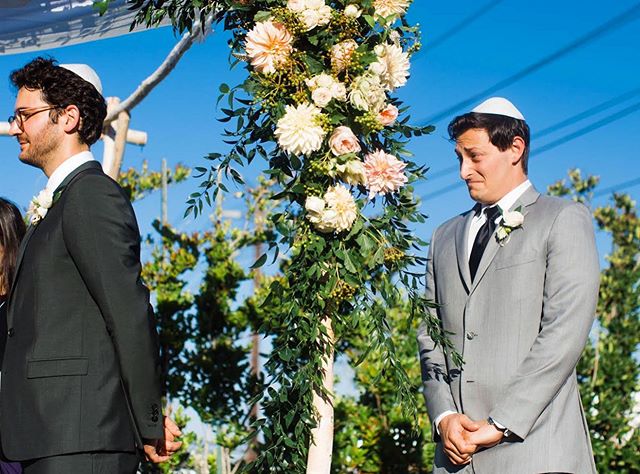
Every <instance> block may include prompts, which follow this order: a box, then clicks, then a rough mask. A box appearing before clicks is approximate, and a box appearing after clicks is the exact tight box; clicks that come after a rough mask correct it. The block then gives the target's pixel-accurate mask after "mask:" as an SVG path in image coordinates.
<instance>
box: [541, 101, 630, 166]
mask: <svg viewBox="0 0 640 474" xmlns="http://www.w3.org/2000/svg"><path fill="white" fill-rule="evenodd" d="M637 110H640V102H636V103H635V104H632V105H630V106H629V107H625V108H624V109H622V110H620V111H618V112H616V113H615V114H611V115H609V116H607V117H605V118H603V119H602V120H598V121H597V122H594V123H592V124H590V125H587V126H586V127H582V128H581V129H579V130H576V131H575V132H573V133H570V134H568V135H565V136H564V137H561V138H558V139H557V140H554V141H552V142H550V143H547V144H546V145H544V146H543V147H540V148H538V149H537V150H535V151H534V152H533V153H531V156H536V155H540V154H541V153H544V152H545V151H549V150H551V149H552V148H556V147H558V146H560V145H563V144H565V143H567V142H569V141H571V140H575V139H576V138H578V137H581V136H582V135H586V134H587V133H590V132H593V131H594V130H597V129H599V128H602V127H604V126H605V125H609V124H610V123H612V122H615V121H617V120H620V119H621V118H624V117H626V116H627V115H629V114H632V113H633V112H636V111H637Z"/></svg>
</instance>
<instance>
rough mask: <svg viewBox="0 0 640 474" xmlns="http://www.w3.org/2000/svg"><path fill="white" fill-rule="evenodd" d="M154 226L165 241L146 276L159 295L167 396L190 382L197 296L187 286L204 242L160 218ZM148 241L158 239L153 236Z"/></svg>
mask: <svg viewBox="0 0 640 474" xmlns="http://www.w3.org/2000/svg"><path fill="white" fill-rule="evenodd" d="M152 225H153V228H154V229H155V230H156V232H157V233H158V234H159V236H160V238H161V242H160V244H159V245H156V246H155V247H154V248H153V249H152V252H151V260H150V261H148V262H146V263H145V264H144V265H143V269H142V277H143V278H144V280H145V282H146V284H147V285H148V287H149V289H150V290H151V291H152V292H153V294H154V296H155V316H156V321H157V324H158V334H159V337H160V362H161V366H162V374H163V377H164V382H165V395H168V396H171V397H173V396H175V395H176V394H178V393H179V392H180V390H181V388H182V387H183V386H184V384H185V383H186V379H185V364H184V361H183V357H182V352H183V350H184V346H185V343H186V342H187V340H189V338H190V329H191V321H190V320H191V316H190V313H189V312H190V310H191V308H192V306H193V303H194V296H193V295H192V294H190V293H189V292H188V291H186V290H185V288H186V286H187V284H188V275H189V273H190V272H192V271H193V270H194V269H195V268H196V266H197V265H198V260H199V257H200V252H201V250H200V246H201V245H202V243H203V241H202V239H201V238H200V236H199V235H198V234H197V233H194V234H192V235H187V234H185V233H180V232H177V231H176V230H175V229H173V228H171V227H170V226H164V225H162V224H161V223H160V222H159V221H157V220H156V221H154V222H153V224H152ZM148 242H149V243H150V244H153V243H154V240H153V239H152V238H151V237H149V238H148Z"/></svg>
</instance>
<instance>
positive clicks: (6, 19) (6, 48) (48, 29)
mask: <svg viewBox="0 0 640 474" xmlns="http://www.w3.org/2000/svg"><path fill="white" fill-rule="evenodd" d="M134 16H135V11H130V10H128V6H127V3H126V0H115V1H113V2H112V3H111V4H110V5H109V8H108V10H107V12H106V13H105V14H104V15H103V16H100V14H99V12H98V11H97V10H96V9H95V8H94V7H93V0H0V54H17V53H26V52H29V51H35V50H41V49H48V48H57V47H60V46H70V45H72V44H78V43H84V42H87V41H94V40H99V39H105V38H110V37H113V36H120V35H124V34H128V33H130V31H129V28H130V26H131V23H132V22H133V18H134ZM138 29H139V30H141V29H143V27H139V28H138ZM134 31H136V30H134Z"/></svg>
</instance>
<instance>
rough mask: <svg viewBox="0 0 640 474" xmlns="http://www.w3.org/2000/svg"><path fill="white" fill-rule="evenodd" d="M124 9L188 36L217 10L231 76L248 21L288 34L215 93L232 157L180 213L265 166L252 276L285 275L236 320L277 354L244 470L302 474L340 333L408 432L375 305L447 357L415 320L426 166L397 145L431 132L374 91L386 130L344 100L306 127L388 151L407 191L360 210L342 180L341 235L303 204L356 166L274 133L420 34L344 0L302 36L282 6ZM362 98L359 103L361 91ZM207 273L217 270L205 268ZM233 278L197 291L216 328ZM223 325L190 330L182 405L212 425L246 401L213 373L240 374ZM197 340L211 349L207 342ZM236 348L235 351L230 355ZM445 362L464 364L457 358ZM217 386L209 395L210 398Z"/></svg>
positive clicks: (411, 408)
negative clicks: (389, 109) (351, 205)
mask: <svg viewBox="0 0 640 474" xmlns="http://www.w3.org/2000/svg"><path fill="white" fill-rule="evenodd" d="M131 3H132V4H133V7H134V8H137V9H138V16H137V20H136V21H137V22H139V23H142V24H146V25H147V26H150V25H155V24H157V23H158V22H159V21H161V20H162V19H165V18H170V19H171V20H172V22H173V24H174V26H175V27H176V28H177V29H178V30H181V31H182V30H183V29H190V28H192V27H193V24H194V21H195V20H196V19H198V18H200V19H202V18H204V17H205V16H206V15H207V14H209V13H214V14H215V17H216V18H215V19H216V21H220V22H222V23H223V25H224V28H225V29H226V30H229V31H231V33H232V39H231V40H230V47H231V62H232V66H233V65H235V64H237V63H238V62H239V61H240V60H245V59H246V58H247V56H246V51H245V44H246V35H247V33H248V32H249V31H250V30H251V29H252V28H253V26H254V25H255V23H256V22H258V21H264V20H267V19H271V20H274V21H276V22H280V23H282V24H284V25H285V27H286V28H287V29H288V31H289V32H290V33H291V34H292V37H293V40H292V41H293V42H292V45H293V52H292V53H291V54H290V55H289V56H288V57H287V59H286V60H285V61H284V62H281V63H279V66H278V68H276V71H275V72H272V73H263V72H260V71H258V70H255V69H253V68H252V67H251V66H250V65H247V69H248V71H249V74H248V77H247V79H246V80H245V81H244V82H243V83H242V84H241V85H239V86H236V87H230V86H228V85H226V84H223V85H221V86H220V92H221V95H220V97H219V99H218V103H219V104H221V105H222V107H221V108H220V111H221V113H222V114H223V116H222V117H221V119H220V120H221V121H222V122H223V123H227V124H228V126H227V129H226V130H225V133H224V137H225V143H227V144H229V145H230V150H229V151H228V152H226V153H224V154H221V153H211V154H209V155H208V156H207V157H206V159H207V160H208V161H209V162H210V163H209V166H208V167H198V168H197V169H196V171H197V172H198V175H197V176H196V177H197V178H200V179H202V183H201V185H200V187H199V190H198V191H196V192H194V193H192V194H191V196H190V198H189V200H188V208H187V211H186V214H190V213H193V214H194V215H199V214H201V213H202V212H203V208H204V204H208V205H212V204H213V202H214V201H216V200H217V199H218V197H219V193H220V192H225V191H227V189H228V188H227V183H228V182H234V183H236V184H237V185H238V186H243V185H244V181H243V177H242V175H241V173H240V167H242V166H247V165H250V164H251V163H253V161H254V160H255V159H256V158H258V159H262V160H264V166H265V167H266V169H265V170H264V173H265V174H266V175H267V176H269V177H270V178H271V179H272V180H273V181H274V184H273V186H272V188H273V189H274V195H273V196H272V197H271V199H272V200H273V201H274V202H275V206H276V209H275V212H274V213H273V214H272V215H271V216H270V222H271V225H272V227H273V229H274V233H272V235H269V236H266V237H267V238H268V239H269V241H268V251H267V252H266V254H265V255H264V256H261V257H259V258H258V259H257V261H256V264H255V265H254V268H258V267H260V266H262V265H264V264H266V263H267V262H269V261H271V262H275V261H276V260H277V258H278V256H279V255H280V252H282V253H285V254H286V255H287V257H288V260H287V262H286V265H284V266H283V268H282V271H283V275H282V277H281V278H275V279H273V280H272V282H271V284H270V287H269V290H268V292H267V293H266V295H265V297H264V299H263V301H262V306H263V308H264V309H263V310H261V311H256V310H255V307H254V308H252V309H251V310H250V309H247V310H246V314H252V315H254V316H258V315H259V314H260V313H261V312H262V313H263V314H268V315H269V317H268V318H264V319H262V320H261V321H260V324H261V325H260V327H259V330H258V332H259V333H260V334H265V335H268V336H270V337H271V338H272V341H273V350H272V351H271V353H270V354H269V356H268V359H267V361H266V363H265V372H266V374H267V375H266V379H265V381H264V384H263V386H262V389H261V390H260V391H259V392H258V394H257V396H256V398H255V399H254V401H258V400H259V401H260V404H261V406H262V409H263V415H264V416H263V418H262V419H260V420H257V421H256V422H255V423H254V424H253V429H254V430H255V431H254V432H253V435H260V436H261V437H262V438H263V439H264V446H263V448H262V449H261V450H260V456H259V458H258V459H257V461H256V462H255V463H253V464H251V465H250V466H248V467H247V471H249V472H283V473H285V472H286V473H292V472H304V471H305V469H306V460H307V459H306V458H307V452H308V446H309V443H310V435H311V429H312V428H313V427H314V426H315V424H316V413H315V411H314V408H313V404H312V401H313V395H314V393H315V394H320V395H322V396H323V397H329V396H330V394H328V393H326V392H325V388H324V386H323V373H322V369H321V367H322V362H323V360H324V359H325V358H326V357H328V356H329V354H331V353H332V350H333V347H334V346H335V347H336V348H337V349H338V351H339V350H340V349H341V348H342V347H344V344H346V345H349V343H350V341H349V336H350V335H351V334H354V332H357V331H364V332H366V333H367V334H368V335H369V337H368V339H367V343H368V344H367V348H366V350H364V351H363V352H362V354H361V356H362V358H363V359H367V358H370V357H375V358H378V359H379V364H380V372H381V373H384V374H385V378H386V380H388V383H389V384H390V386H391V387H392V388H393V389H392V390H389V394H393V395H394V397H395V400H397V402H399V405H398V406H400V407H402V409H403V415H402V417H399V418H398V420H397V421H398V423H400V425H399V426H404V424H403V423H405V421H406V420H412V423H413V424H417V423H418V418H419V417H418V413H419V412H421V411H423V410H422V404H421V402H418V400H417V397H416V389H415V385H414V382H413V381H412V380H411V379H410V378H409V376H408V375H407V373H406V370H405V367H404V365H403V362H402V359H401V354H400V353H399V352H398V349H397V347H396V343H395V342H394V340H393V338H392V335H391V333H390V331H389V326H390V321H389V315H388V313H387V311H386V310H385V308H387V307H390V306H392V305H393V304H395V302H397V301H399V300H400V299H402V298H406V300H407V302H408V303H407V308H408V309H407V313H406V314H407V316H408V317H409V318H410V319H411V320H413V319H414V318H415V317H416V316H418V318H415V319H416V320H417V319H419V318H425V322H426V327H427V328H428V329H429V331H430V333H431V335H432V337H433V339H434V340H435V341H437V342H438V343H440V344H441V345H442V346H443V347H444V348H445V350H451V345H450V344H449V341H448V340H447V338H446V336H445V335H444V333H443V332H442V330H441V328H440V323H439V321H437V319H435V318H433V317H431V318H430V317H428V316H425V315H426V314H427V313H428V312H427V311H426V309H427V308H428V306H429V305H430V304H431V303H430V302H429V301H426V300H425V298H424V296H423V288H424V270H423V269H424V267H425V264H426V262H425V255H426V251H425V249H424V245H425V243H424V242H423V241H421V240H420V239H419V238H417V237H416V236H414V235H413V234H412V232H411V231H410V229H409V226H410V225H411V223H416V222H423V221H424V220H425V219H426V216H425V215H424V214H422V213H421V212H420V210H419V206H418V202H417V200H416V199H415V197H414V194H413V185H414V183H416V182H418V181H419V180H421V179H423V178H424V172H425V167H424V166H421V165H420V164H418V163H415V162H414V161H412V160H411V154H410V152H409V151H408V150H407V148H406V147H407V143H408V141H409V139H411V138H412V137H415V136H421V135H424V134H428V133H430V132H431V131H432V130H433V127H414V126H412V125H410V124H409V120H410V117H409V116H408V109H407V107H405V106H403V104H402V103H401V101H399V100H398V99H396V98H391V97H387V96H386V95H384V94H385V93H384V92H383V95H384V99H385V101H386V102H387V103H388V104H392V105H394V106H395V107H397V108H398V109H399V114H400V116H399V118H398V119H397V120H396V121H395V123H393V124H389V125H387V126H383V125H382V123H381V122H380V121H379V119H378V118H377V114H378V112H379V111H380V110H381V108H380V109H375V110H374V109H372V110H362V107H360V108H359V107H358V106H356V104H355V103H352V102H353V101H349V100H345V101H341V100H337V99H335V100H331V101H330V102H329V104H327V105H326V106H324V107H323V108H322V113H321V114H319V115H318V117H317V122H316V123H317V124H318V125H320V126H322V127H323V129H324V130H325V131H326V132H331V131H332V130H333V129H334V128H336V127H337V126H346V127H349V128H350V129H351V130H353V132H354V133H355V135H356V136H357V137H358V141H359V143H360V144H361V145H362V148H363V154H365V153H370V152H374V151H376V150H384V152H386V153H389V154H392V155H394V156H395V157H398V158H399V159H401V160H402V161H403V162H404V163H405V164H406V167H405V168H404V175H405V176H406V177H407V178H408V183H407V184H406V185H405V186H402V187H400V189H398V190H395V191H394V192H386V193H385V194H384V195H382V194H380V195H379V196H378V197H376V198H375V199H373V200H370V199H368V194H369V190H368V189H367V188H366V187H365V186H364V185H362V184H352V183H349V184H350V186H351V187H350V189H349V193H351V194H350V196H351V195H352V196H353V198H354V202H355V205H356V208H357V214H358V215H357V218H356V220H355V222H353V224H352V225H351V227H350V228H349V229H347V230H344V231H342V232H325V231H319V230H318V229H316V228H315V227H314V226H313V225H312V223H311V222H310V220H309V218H308V217H309V216H308V215H307V213H306V212H305V210H304V204H305V202H306V199H307V198H308V197H309V196H322V195H324V193H325V192H326V191H327V190H328V189H330V187H331V186H334V185H338V184H339V181H340V179H342V178H340V176H338V175H339V172H338V171H336V170H337V169H338V167H339V166H340V165H344V164H345V163H347V162H348V161H349V160H351V161H361V159H360V158H359V157H357V156H355V155H350V156H347V155H344V156H341V157H335V156H334V155H333V154H332V152H331V151H330V150H329V147H328V146H327V143H326V139H325V141H324V142H323V146H322V147H321V148H320V149H318V150H316V151H314V152H311V153H309V154H308V155H307V156H304V155H296V154H292V153H287V152H285V151H283V149H281V148H280V147H279V146H277V139H276V134H275V131H276V126H277V123H278V120H279V119H281V118H282V117H283V115H284V113H285V105H292V106H297V105H299V104H305V103H311V102H312V96H311V90H310V89H309V86H308V84H307V82H306V81H305V80H306V79H310V78H311V77H312V76H314V75H317V74H318V73H320V72H327V73H330V74H332V75H333V77H334V78H335V80H336V81H339V82H340V83H342V84H344V87H345V88H347V89H349V88H350V87H351V86H352V83H353V81H354V79H355V78H356V77H357V76H358V75H361V74H364V73H366V71H367V70H368V68H369V66H370V65H371V64H372V63H373V62H375V61H377V60H378V56H377V54H378V53H376V52H375V47H376V46H377V45H382V44H386V45H391V44H395V45H397V46H399V47H400V48H401V49H402V51H404V52H406V53H407V54H408V55H411V54H412V53H414V52H415V51H417V49H418V48H419V45H420V41H419V32H418V28H417V27H413V26H410V25H408V24H407V23H406V21H404V19H403V20H402V21H401V22H400V23H397V22H396V21H395V20H394V19H393V18H388V19H385V18H380V17H379V16H377V15H376V14H375V12H374V8H373V6H372V2H371V1H370V0H367V1H364V2H361V3H360V4H359V8H361V9H362V10H363V15H362V16H361V17H359V18H350V17H348V16H347V15H345V14H344V13H343V11H344V8H345V6H346V4H347V2H346V1H344V0H332V1H329V2H327V5H329V6H330V7H331V18H330V20H329V22H328V23H327V24H326V25H324V26H322V27H318V28H312V29H311V30H307V29H306V28H304V27H302V24H301V22H300V18H299V17H297V16H296V15H294V14H293V13H292V12H291V10H288V9H286V8H283V7H284V6H285V2H283V1H280V0H262V1H252V0H246V1H240V0H237V1H236V0H221V1H207V2H202V1H196V0H191V1H186V0H166V1H164V2H161V3H158V2H155V1H145V0H132V2H131ZM345 40H353V41H355V42H356V43H357V49H356V51H355V52H353V54H352V55H351V57H350V59H348V60H347V63H346V65H345V67H344V68H340V67H337V66H336V65H335V64H333V62H332V57H331V54H330V50H331V48H332V47H333V46H334V45H336V44H338V43H340V42H342V41H345ZM354 87H356V86H354ZM393 87H396V86H393ZM393 87H391V86H390V87H388V88H387V90H389V91H391V90H392V89H393ZM363 96H364V97H365V98H368V94H367V93H366V92H365V93H364V94H363ZM363 100H364V99H363ZM371 107H374V106H371ZM375 107H377V106H375ZM360 164H362V163H360ZM340 186H342V185H340ZM222 240H223V239H221V240H220V241H218V242H217V244H216V246H217V247H220V248H218V249H215V250H211V252H221V253H222V254H225V255H226V254H227V253H228V252H227V251H226V250H225V247H224V246H225V244H224V242H223V241H222ZM209 266H210V267H211V268H212V269H214V268H215V265H211V262H209ZM233 273H234V272H233V271H230V270H229V268H226V269H225V270H224V271H223V272H221V274H224V275H225V277H230V278H232V282H231V284H228V285H225V284H223V282H220V281H218V280H216V279H215V278H217V276H216V275H211V274H209V273H207V277H206V278H205V281H209V280H211V282H212V283H213V287H215V288H220V289H221V293H220V295H218V294H216V293H214V292H213V291H212V290H209V289H208V290H207V292H206V295H207V296H206V298H204V299H203V300H202V301H200V300H199V303H198V306H199V312H202V311H203V310H202V308H205V309H206V311H207V314H210V313H214V314H215V311H216V308H221V309H220V311H223V312H224V316H225V317H229V318H232V317H234V315H233V312H229V309H230V308H228V301H230V300H229V298H233V297H235V293H234V292H233V290H232V287H233V285H234V284H236V283H237V281H238V280H237V279H238V278H240V269H238V275H236V276H233ZM387 274H392V275H394V280H393V284H392V283H391V282H390V281H389V280H388V279H386V278H384V275H387ZM207 284H208V283H207ZM216 285H217V286H216ZM241 313H244V312H241ZM217 318H222V316H217ZM327 320H329V321H330V324H331V327H332V329H333V331H335V337H336V339H335V340H334V338H333V337H332V336H331V335H330V334H329V333H328V332H327V329H326V325H325V324H324V323H325V322H326V321H327ZM219 321H222V319H214V320H211V319H209V320H208V322H207V321H205V320H198V323H197V324H196V327H197V328H198V329H197V330H196V331H201V332H202V333H201V334H198V333H197V332H196V333H195V334H196V336H195V337H196V340H197V341H199V342H197V345H198V346H197V347H198V348H197V350H196V351H194V354H191V355H190V356H189V357H190V358H191V359H190V360H192V362H191V363H192V365H193V366H198V367H199V368H200V369H205V370H203V371H202V372H200V373H192V374H191V375H190V377H193V378H194V380H195V381H196V383H195V386H197V387H199V388H198V389H197V390H196V391H195V392H193V391H192V393H190V395H189V396H190V397H191V398H190V402H192V403H194V404H195V405H196V406H198V407H199V408H197V409H198V410H199V411H202V412H205V411H206V412H207V413H210V414H215V416H214V418H215V417H216V416H218V415H219V416H222V415H223V414H224V413H227V412H228V411H229V410H234V409H237V402H238V398H235V395H234V394H235V393H237V392H236V391H242V390H246V389H247V386H246V384H247V383H248V381H245V380H243V381H241V382H239V383H238V385H237V386H235V385H234V386H232V385H230V384H228V383H227V382H226V381H225V380H224V379H220V378H213V376H211V377H210V376H209V373H216V372H215V371H216V370H218V369H219V367H218V365H219V364H222V363H225V364H229V365H233V366H234V367H237V368H238V373H236V374H234V376H233V377H232V379H233V380H234V381H236V382H237V381H238V376H239V373H241V372H243V370H244V366H243V360H244V359H243V357H245V354H246V351H245V349H243V348H241V347H236V346H234V345H233V344H232V340H233V338H234V337H237V336H238V332H237V331H236V328H238V329H239V328H240V327H242V324H246V323H247V321H239V324H238V326H235V325H234V324H233V323H231V324H228V322H229V321H230V320H229V319H227V320H224V321H225V322H226V323H225V324H221V323H220V324H221V326H222V327H224V328H225V330H226V331H227V332H226V333H225V332H224V331H222V330H221V329H220V327H218V324H219ZM207 325H208V326H207ZM206 328H208V331H209V332H208V333H207V331H206V330H204V329H206ZM207 337H210V338H212V339H213V340H214V341H215V342H213V343H212V342H210V341H208V340H207ZM227 337H228V339H225V338H227ZM234 347H235V348H236V349H237V352H236V353H235V354H234V353H231V352H230V351H231V349H232V348H234ZM222 348H224V349H225V350H226V351H227V352H226V355H227V357H228V358H227V359H223V358H222V357H220V354H219V353H217V352H216V351H218V350H221V349H222ZM413 356H414V357H415V353H414V354H413ZM194 357H195V358H197V362H196V359H193V358H194ZM455 358H456V360H457V361H458V362H460V358H459V356H457V355H455ZM227 369H230V367H227ZM218 377H219V376H218ZM216 384H217V385H218V386H219V390H218V391H217V392H216V391H215V389H213V388H210V386H211V385H216ZM203 387H208V388H207V390H208V392H209V393H208V395H207V396H202V395H201V394H199V393H196V392H197V391H198V390H203ZM207 397H209V398H207ZM254 401H252V402H251V404H252V403H253V402H254ZM216 404H218V405H216ZM218 407H219V411H218ZM212 408H213V410H212ZM390 422H394V423H395V422H396V420H395V419H394V420H390ZM379 436H380V438H381V439H382V438H383V437H384V436H385V435H384V434H382V433H379Z"/></svg>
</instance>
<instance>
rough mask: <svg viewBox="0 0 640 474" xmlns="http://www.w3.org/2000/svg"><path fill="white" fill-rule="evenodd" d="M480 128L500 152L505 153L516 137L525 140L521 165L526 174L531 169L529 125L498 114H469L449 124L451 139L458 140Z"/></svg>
mask: <svg viewBox="0 0 640 474" xmlns="http://www.w3.org/2000/svg"><path fill="white" fill-rule="evenodd" d="M472 128H479V129H482V130H486V131H487V134H488V135H489V141H490V142H491V144H492V145H493V146H495V147H497V148H498V150H500V151H505V150H506V149H507V148H509V147H510V146H511V144H512V143H513V139H514V138H515V137H520V138H522V139H523V140H524V145H525V147H524V151H523V152H522V158H521V159H520V163H521V164H522V169H523V170H524V172H525V174H527V173H528V169H529V142H530V138H529V135H530V132H529V125H527V123H526V122H525V121H524V120H520V119H517V118H512V117H506V116H504V115H497V114H484V113H478V112H469V113H466V114H464V115H459V116H457V117H456V118H454V119H453V120H452V121H451V123H450V124H449V127H448V131H449V138H451V140H454V141H455V140H457V139H458V137H459V136H460V135H462V134H463V133H464V132H466V131H467V130H471V129H472Z"/></svg>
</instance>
